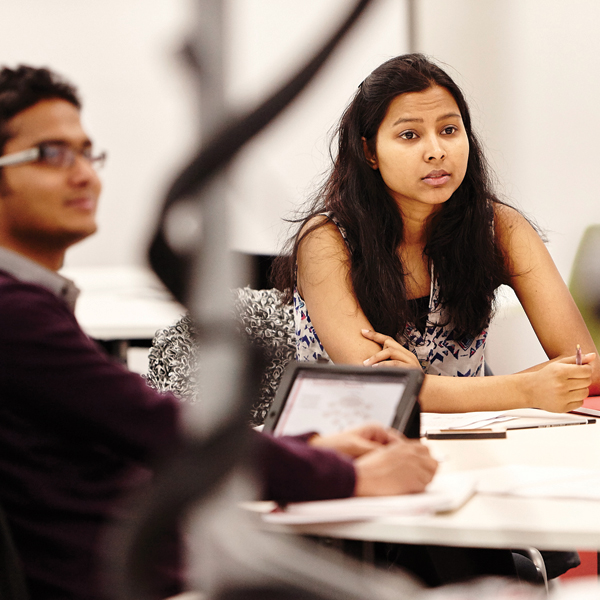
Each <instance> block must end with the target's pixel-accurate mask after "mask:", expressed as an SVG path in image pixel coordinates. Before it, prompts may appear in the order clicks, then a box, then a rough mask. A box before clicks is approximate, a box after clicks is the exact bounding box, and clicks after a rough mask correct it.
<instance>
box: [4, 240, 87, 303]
mask: <svg viewBox="0 0 600 600" xmlns="http://www.w3.org/2000/svg"><path fill="white" fill-rule="evenodd" d="M0 270H1V271H4V272H6V273H9V274H10V275H12V276H13V277H16V278H17V279H19V280H20V281H23V282H25V283H35V284H36V285H40V286H42V287H45V288H47V289H49V290H50V291H51V292H52V293H54V294H56V295H57V296H58V297H59V298H62V299H63V300H64V301H65V302H66V303H67V305H68V306H69V308H70V309H71V310H72V311H73V312H74V311H75V302H76V301H77V297H78V296H79V290H78V289H77V287H76V286H75V284H74V283H73V282H72V281H71V280H70V279H67V278H66V277H63V276H62V275H59V274H58V273H56V272H55V271H51V270H50V269H47V268H46V267H43V266H42V265H40V264H39V263H36V262H34V261H33V260H31V259H29V258H26V257H25V256H23V255H22V254H18V253H17V252H13V251H12V250H9V249H8V248H2V247H1V246H0Z"/></svg>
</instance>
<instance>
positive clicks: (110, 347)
mask: <svg viewBox="0 0 600 600" xmlns="http://www.w3.org/2000/svg"><path fill="white" fill-rule="evenodd" d="M96 343H98V344H99V345H100V346H102V348H104V350H105V351H106V353H107V354H109V355H110V356H112V357H113V358H116V359H117V360H118V361H119V362H120V363H122V364H124V365H125V366H127V350H128V349H129V341H128V340H96Z"/></svg>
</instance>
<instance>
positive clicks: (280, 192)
mask: <svg viewBox="0 0 600 600" xmlns="http://www.w3.org/2000/svg"><path fill="white" fill-rule="evenodd" d="M229 5H230V9H231V11H230V14H229V18H230V21H229V22H230V27H231V29H230V37H229V40H230V52H231V59H230V62H229V83H230V85H229V93H230V98H231V101H232V103H233V104H234V105H235V106H236V107H240V109H242V110H243V109H247V108H248V107H249V105H252V104H253V103H254V102H257V101H258V100H259V99H260V98H261V97H262V96H263V95H264V94H265V92H266V90H271V89H274V87H275V86H276V83H277V82H280V81H281V77H282V76H283V75H286V76H289V72H290V71H291V70H292V69H293V68H296V67H298V66H299V65H300V64H302V62H303V61H304V60H306V57H308V56H309V53H310V52H313V51H314V50H315V49H316V48H317V47H318V45H319V44H321V43H322V42H323V41H324V39H326V38H327V36H328V35H329V33H330V32H331V30H332V29H333V27H334V26H336V24H337V23H338V22H339V20H340V17H341V15H342V14H343V13H344V12H346V11H347V10H348V8H349V7H350V6H351V3H350V2H348V1H347V0H328V1H327V2H323V0H302V2H298V1H296V0H231V1H230V2H229ZM406 40H407V30H406V6H405V2H404V0H379V1H378V2H375V3H373V5H372V6H371V7H370V8H369V10H368V11H367V12H366V13H365V14H364V15H363V18H362V19H361V21H360V22H359V24H358V25H357V27H356V29H355V30H354V31H352V32H350V34H349V35H348V37H347V38H346V39H345V40H344V41H343V42H342V45H341V46H340V47H339V48H338V50H337V51H336V54H335V55H334V56H333V57H332V59H331V60H330V62H329V63H328V64H327V65H326V67H325V68H324V69H323V71H322V72H321V73H320V75H319V76H318V78H317V79H316V80H315V81H314V82H313V84H312V85H311V87H310V88H309V89H308V90H307V91H306V93H305V94H303V95H302V96H301V97H300V98H299V99H298V100H297V101H296V103H295V104H294V105H292V106H291V107H290V109H289V110H288V111H287V112H286V113H285V114H284V115H282V117H281V118H280V119H278V120H277V122H275V123H274V124H273V125H272V126H271V127H270V128H269V129H268V130H267V131H265V132H264V133H262V134H261V135H260V137H259V138H258V139H257V140H255V141H253V142H251V143H250V144H249V145H248V147H247V148H246V149H245V150H244V151H243V154H242V156H241V157H240V159H239V160H237V161H236V163H235V164H234V166H233V169H232V170H231V177H230V200H231V206H232V209H233V210H232V242H233V246H234V247H235V248H236V249H238V250H243V251H247V252H254V253H264V254H274V253H276V252H277V251H278V249H279V248H280V243H281V241H282V240H283V238H285V237H286V236H287V233H288V231H287V227H286V226H284V225H283V222H282V217H288V216H290V215H291V213H292V212H293V210H294V209H295V208H297V207H298V206H299V205H302V204H303V203H304V202H305V201H306V199H307V198H308V196H309V195H310V193H311V192H313V191H314V190H315V188H316V184H317V182H318V181H319V180H320V178H321V175H322V174H323V173H324V172H325V171H326V170H327V168H328V167H329V165H330V160H329V154H328V151H329V137H330V136H329V132H330V130H331V128H332V127H333V126H334V125H335V124H336V122H337V120H338V119H339V118H340V117H341V114H342V112H343V110H344V108H345V106H346V104H347V103H348V101H349V99H350V97H351V96H352V95H353V94H354V92H355V91H356V88H357V86H358V84H359V83H360V82H361V81H362V80H363V79H364V78H365V77H366V76H367V75H368V74H369V73H370V72H371V71H372V70H373V69H374V68H375V67H376V66H378V65H379V64H380V63H382V62H383V61H384V60H387V59H388V58H391V57H392V56H396V55H397V54H402V53H403V52H406V51H407V46H406V44H407V41H406Z"/></svg>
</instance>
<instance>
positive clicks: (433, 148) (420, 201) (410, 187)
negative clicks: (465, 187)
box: [363, 86, 469, 214]
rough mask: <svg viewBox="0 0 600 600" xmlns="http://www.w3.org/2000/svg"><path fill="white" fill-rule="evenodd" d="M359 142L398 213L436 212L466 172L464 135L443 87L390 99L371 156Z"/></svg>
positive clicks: (448, 93)
mask: <svg viewBox="0 0 600 600" xmlns="http://www.w3.org/2000/svg"><path fill="white" fill-rule="evenodd" d="M363 144H364V148H365V155H366V157H367V160H368V161H369V162H370V163H371V166H372V167H373V169H376V170H379V172H380V173H381V177H382V178H383V181H384V183H385V185H386V187H387V189H388V192H389V193H390V195H391V196H392V197H393V198H394V199H395V200H396V202H397V203H398V206H399V207H400V209H401V210H402V211H403V212H404V211H406V210H411V209H419V210H420V211H421V212H424V213H426V214H427V213H429V214H430V213H431V212H433V211H435V210H437V209H438V208H439V207H440V206H441V205H442V204H443V203H444V202H446V200H448V199H449V198H450V196H452V194H453V193H454V192H455V190H456V189H457V188H458V186H459V185H460V184H461V183H462V180H463V178H464V176H465V173H466V170H467V161H468V158H469V140H468V138H467V133H466V131H465V128H464V125H463V121H462V117H461V114H460V110H459V108H458V106H457V104H456V101H455V100H454V98H453V96H452V94H451V93H450V92H449V91H448V90H447V89H446V88H443V87H439V86H432V87H430V88H428V89H426V90H425V91H423V92H410V93H406V94H400V95H399V96H396V97H395V98H394V99H393V100H392V102H391V103H390V105H389V107H388V110H387V112H386V114H385V117H384V118H383V121H382V122H381V125H380V126H379V129H378V130H377V135H376V140H375V152H374V153H372V152H370V150H369V149H368V148H367V144H366V141H365V140H364V139H363ZM423 209H425V210H424V211H423Z"/></svg>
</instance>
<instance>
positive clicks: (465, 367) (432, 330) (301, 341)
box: [294, 215, 487, 377]
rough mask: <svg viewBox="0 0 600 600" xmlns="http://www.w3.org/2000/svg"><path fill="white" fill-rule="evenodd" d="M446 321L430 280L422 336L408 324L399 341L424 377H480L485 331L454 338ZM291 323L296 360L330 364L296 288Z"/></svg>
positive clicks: (483, 365) (341, 230)
mask: <svg viewBox="0 0 600 600" xmlns="http://www.w3.org/2000/svg"><path fill="white" fill-rule="evenodd" d="M327 216H329V217H330V218H331V220H332V221H333V222H334V223H335V224H336V225H337V226H338V228H339V229H340V232H341V234H342V236H343V237H344V239H345V234H344V230H343V228H342V227H341V226H340V225H339V223H337V222H336V221H335V219H333V218H332V217H331V216H330V215H327ZM446 320H447V319H446V318H445V314H444V309H443V308H442V307H441V306H440V299H439V287H438V285H437V282H436V281H435V280H434V278H433V277H432V278H431V289H430V294H429V314H428V316H427V324H426V326H425V330H424V332H423V333H421V332H420V331H419V330H418V329H417V327H416V326H415V325H414V324H412V323H407V324H406V328H405V330H404V333H403V335H402V336H399V339H398V342H399V343H401V344H402V345H403V346H404V347H405V348H407V349H408V350H410V351H411V352H412V353H413V354H414V355H415V356H416V357H417V358H418V359H419V362H420V363H421V368H422V369H423V372H424V373H426V374H429V375H448V376H452V377H477V376H483V375H484V368H485V358H484V350H485V342H486V338H487V329H484V330H483V331H482V332H481V333H480V334H479V335H478V336H477V337H476V338H474V339H465V338H462V339H455V338H456V337H457V336H456V335H455V332H454V328H453V327H452V324H451V323H449V324H447V325H441V324H440V323H444V322H446ZM294 322H295V328H296V359H297V360H299V361H308V362H320V361H323V362H332V361H331V359H330V358H329V355H328V354H327V351H326V350H325V348H324V347H323V344H321V341H320V340H319V336H318V335H317V332H316V331H315V328H314V327H313V325H312V323H311V320H310V316H309V314H308V310H307V308H306V304H305V302H304V300H303V299H302V297H301V296H300V293H299V292H298V290H297V289H296V288H295V289H294Z"/></svg>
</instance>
